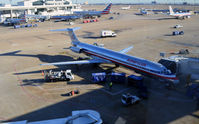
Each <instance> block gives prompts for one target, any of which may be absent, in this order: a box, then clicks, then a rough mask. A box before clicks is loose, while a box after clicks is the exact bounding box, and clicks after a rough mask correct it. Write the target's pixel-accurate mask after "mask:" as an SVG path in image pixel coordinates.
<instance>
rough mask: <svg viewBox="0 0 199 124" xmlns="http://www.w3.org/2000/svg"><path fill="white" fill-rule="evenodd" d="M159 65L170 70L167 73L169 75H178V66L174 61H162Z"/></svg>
mask: <svg viewBox="0 0 199 124" xmlns="http://www.w3.org/2000/svg"><path fill="white" fill-rule="evenodd" d="M158 63H160V64H162V65H164V66H165V67H166V68H167V69H168V70H167V72H166V73H167V74H175V73H176V69H177V65H176V63H175V62H174V61H169V60H165V59H161V60H160V61H159V62H158Z"/></svg>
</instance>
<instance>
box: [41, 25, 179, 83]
mask: <svg viewBox="0 0 199 124" xmlns="http://www.w3.org/2000/svg"><path fill="white" fill-rule="evenodd" d="M78 29H80V28H79V27H75V28H67V29H57V30H51V31H67V32H68V33H69V36H70V39H71V41H72V42H71V44H72V46H71V47H70V50H71V51H73V52H75V53H83V54H85V55H87V56H90V57H91V58H92V59H89V60H80V61H67V62H55V63H46V64H41V65H72V64H76V65H78V64H91V63H93V64H100V63H111V64H115V65H116V66H118V65H122V66H124V67H126V68H129V69H132V70H134V71H135V72H137V73H140V74H143V75H147V76H150V77H151V76H152V77H158V78H160V79H165V80H170V81H173V82H175V83H178V81H179V80H178V78H177V77H176V74H175V73H172V72H171V71H170V70H169V69H167V68H166V67H165V66H164V65H162V64H160V63H156V62H152V61H149V60H146V59H143V58H138V57H135V56H130V55H127V54H126V53H127V52H128V51H130V50H131V49H132V48H133V46H130V47H128V48H126V49H123V50H121V51H119V52H116V51H113V50H109V49H106V48H104V47H100V46H96V45H91V44H87V43H83V42H80V41H79V40H78V38H77V37H76V35H75V33H74V31H75V30H78Z"/></svg>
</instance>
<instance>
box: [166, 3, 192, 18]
mask: <svg viewBox="0 0 199 124" xmlns="http://www.w3.org/2000/svg"><path fill="white" fill-rule="evenodd" d="M169 15H170V16H173V17H176V18H177V19H185V18H190V16H191V13H190V12H182V13H179V12H173V9H172V8H171V6H169Z"/></svg>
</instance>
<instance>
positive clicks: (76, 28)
mask: <svg viewBox="0 0 199 124" xmlns="http://www.w3.org/2000/svg"><path fill="white" fill-rule="evenodd" d="M78 29H80V27H75V28H66V29H56V30H50V31H75V30H78Z"/></svg>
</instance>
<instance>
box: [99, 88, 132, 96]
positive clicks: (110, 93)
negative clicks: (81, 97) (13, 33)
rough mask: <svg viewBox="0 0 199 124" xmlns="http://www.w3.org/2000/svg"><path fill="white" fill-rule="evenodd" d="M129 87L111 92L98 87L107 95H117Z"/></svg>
mask: <svg viewBox="0 0 199 124" xmlns="http://www.w3.org/2000/svg"><path fill="white" fill-rule="evenodd" d="M129 89H131V88H126V89H123V90H120V91H118V92H116V93H112V92H110V91H107V90H106V89H100V90H102V91H104V92H106V93H108V94H109V95H112V96H115V95H118V94H120V93H122V92H124V91H126V90H129Z"/></svg>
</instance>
